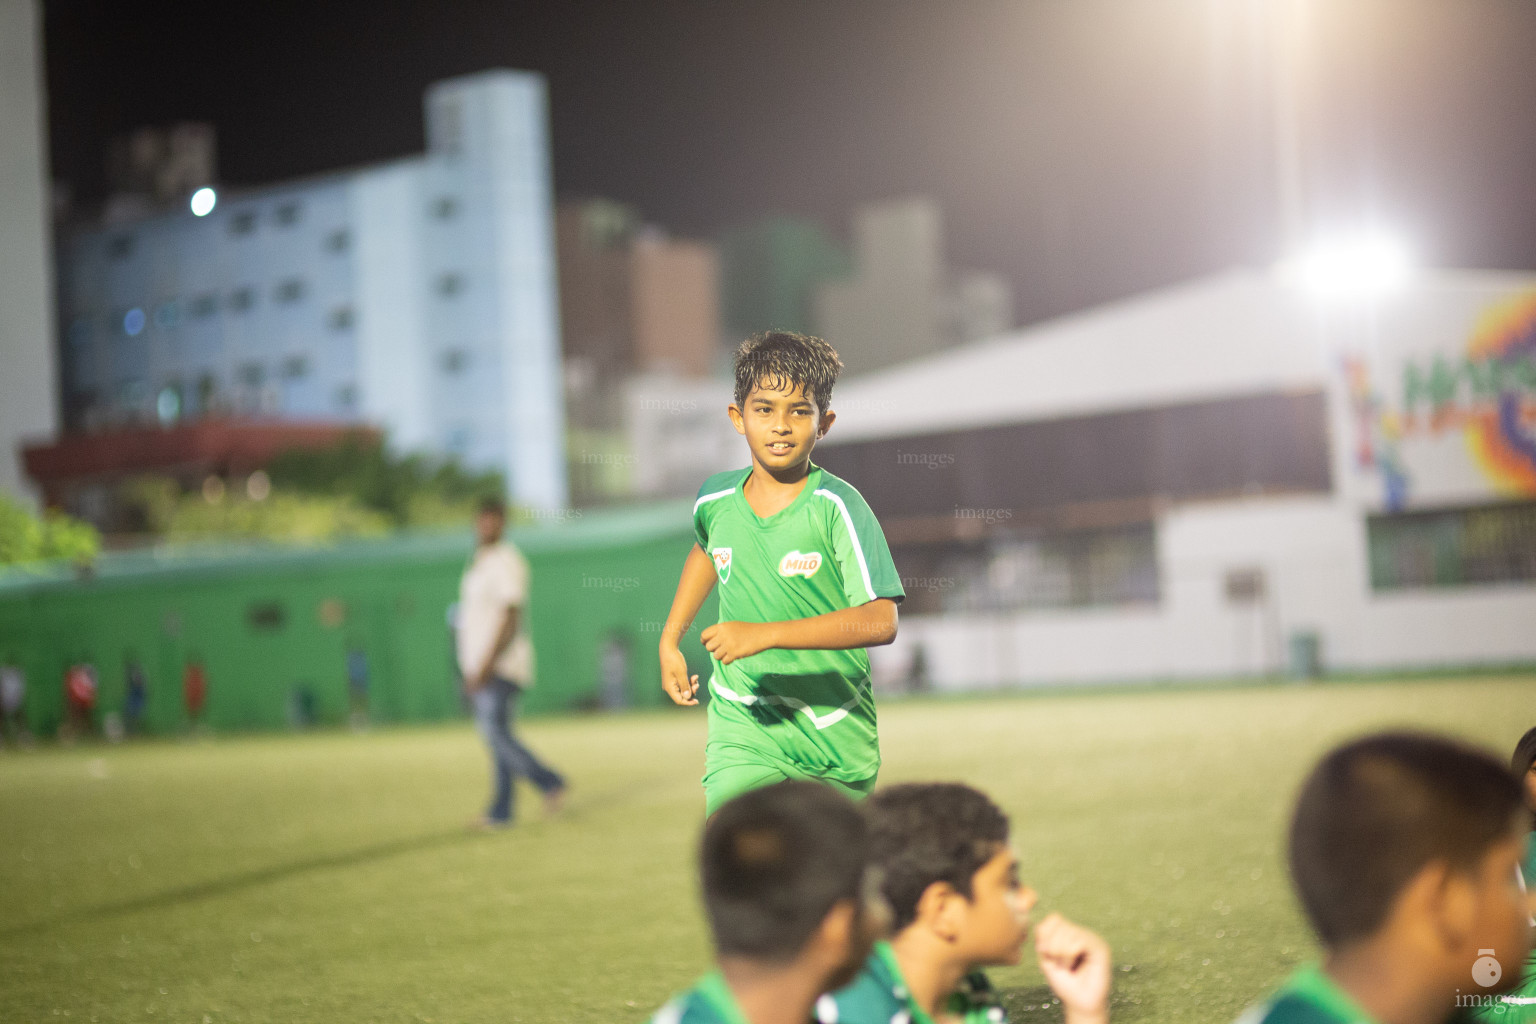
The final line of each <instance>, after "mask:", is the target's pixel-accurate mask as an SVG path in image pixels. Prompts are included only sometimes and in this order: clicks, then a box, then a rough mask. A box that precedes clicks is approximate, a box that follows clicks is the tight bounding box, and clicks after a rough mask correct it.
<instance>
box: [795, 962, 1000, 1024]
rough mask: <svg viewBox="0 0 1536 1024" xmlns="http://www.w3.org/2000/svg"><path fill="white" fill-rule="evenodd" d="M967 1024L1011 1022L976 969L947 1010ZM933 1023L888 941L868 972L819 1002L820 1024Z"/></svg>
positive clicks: (983, 976) (866, 970)
mask: <svg viewBox="0 0 1536 1024" xmlns="http://www.w3.org/2000/svg"><path fill="white" fill-rule="evenodd" d="M944 1008H945V1009H946V1010H947V1011H948V1012H949V1013H950V1014H952V1015H954V1016H956V1017H958V1018H960V1019H961V1020H962V1021H964V1022H965V1024H1006V1022H1007V1020H1008V1015H1007V1014H1006V1013H1005V1012H1004V1010H1003V1007H1002V1003H1000V1002H999V1001H998V998H997V993H996V991H994V990H993V988H992V985H991V983H990V982H988V981H987V976H986V975H985V974H983V973H981V972H980V971H972V972H971V973H970V974H967V975H966V976H965V977H964V978H963V979H962V980H961V986H960V989H959V990H958V991H956V992H955V993H954V994H953V995H951V996H950V997H949V1001H948V1003H947V1004H946V1005H945V1007H944ZM902 1021H905V1022H907V1024H933V1018H932V1017H930V1016H929V1015H928V1012H927V1011H926V1010H924V1009H923V1008H922V1007H921V1006H918V1005H917V1003H915V1002H914V1001H913V1000H912V993H911V991H910V990H909V989H908V988H907V983H906V981H905V979H903V978H902V974H901V964H899V963H897V961H896V953H895V951H894V950H892V949H891V944H890V943H889V942H877V943H875V949H874V952H872V953H871V954H870V955H869V959H868V960H867V961H866V962H865V964H864V970H862V971H861V972H859V976H858V977H857V978H855V979H853V981H852V982H851V983H849V985H848V987H847V988H841V989H838V990H837V991H836V992H831V993H828V994H827V995H824V996H822V997H821V998H820V999H818V1000H817V1001H816V1024H900V1022H902Z"/></svg>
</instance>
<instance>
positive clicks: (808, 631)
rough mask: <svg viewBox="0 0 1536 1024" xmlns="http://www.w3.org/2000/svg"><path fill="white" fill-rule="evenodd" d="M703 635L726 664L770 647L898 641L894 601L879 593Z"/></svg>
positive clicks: (827, 647) (724, 625) (725, 625)
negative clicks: (818, 611)
mask: <svg viewBox="0 0 1536 1024" xmlns="http://www.w3.org/2000/svg"><path fill="white" fill-rule="evenodd" d="M679 593H681V590H679ZM701 639H702V640H703V641H704V646H705V647H706V648H708V649H709V653H710V654H712V655H714V656H715V657H717V658H719V659H720V662H721V664H724V665H729V664H730V663H731V662H733V661H735V660H736V659H737V658H746V657H749V656H751V655H753V654H757V653H758V652H759V651H766V650H769V649H771V648H780V649H783V650H791V651H844V650H848V649H849V648H853V647H880V646H882V645H884V644H888V643H890V642H891V641H892V640H895V639H896V602H895V601H893V600H891V599H890V598H888V597H877V598H875V600H873V601H866V602H865V603H864V604H860V605H855V606H854V607H852V608H839V609H838V610H837V611H835V612H827V613H825V614H824V615H814V616H812V617H811V618H808V619H790V620H789V621H787V622H719V623H716V624H715V625H713V626H710V627H709V628H708V629H706V630H705V631H704V633H703V636H702V637H701Z"/></svg>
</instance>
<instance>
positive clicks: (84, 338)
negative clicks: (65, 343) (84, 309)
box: [69, 316, 95, 347]
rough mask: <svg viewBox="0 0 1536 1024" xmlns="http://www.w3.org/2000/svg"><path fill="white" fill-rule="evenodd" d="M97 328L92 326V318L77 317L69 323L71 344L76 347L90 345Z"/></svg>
mask: <svg viewBox="0 0 1536 1024" xmlns="http://www.w3.org/2000/svg"><path fill="white" fill-rule="evenodd" d="M94 333H95V328H94V327H92V326H91V318H90V317H88V316H77V317H75V318H74V319H73V320H71V321H70V322H69V343H70V344H71V345H74V346H76V347H79V346H81V345H87V344H89V343H90V340H91V336H92V335H93V334H94Z"/></svg>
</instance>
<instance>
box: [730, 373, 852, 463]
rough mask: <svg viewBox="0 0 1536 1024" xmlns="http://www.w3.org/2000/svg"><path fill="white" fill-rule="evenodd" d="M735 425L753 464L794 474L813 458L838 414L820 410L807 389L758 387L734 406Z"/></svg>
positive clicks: (797, 386)
mask: <svg viewBox="0 0 1536 1024" xmlns="http://www.w3.org/2000/svg"><path fill="white" fill-rule="evenodd" d="M729 412H730V416H731V423H732V424H733V425H735V427H736V432H737V433H738V434H741V435H742V436H743V437H745V438H746V439H747V447H748V448H749V449H751V451H752V461H753V462H755V463H757V464H758V465H759V466H762V467H763V468H764V469H766V470H768V471H770V472H773V473H779V472H786V471H792V470H794V469H796V468H797V467H799V466H802V465H804V464H805V463H806V462H808V461H809V460H810V458H811V449H812V448H814V447H816V442H817V441H819V440H821V437H822V435H823V434H825V433H826V432H827V431H828V430H830V429H831V427H832V421H833V420H835V419H836V418H837V414H836V413H834V412H832V411H831V410H830V409H828V410H826V411H822V410H819V409H817V408H816V403H815V402H814V401H813V400H812V399H811V396H810V395H808V394H806V393H805V390H804V388H803V387H801V386H799V385H790V390H788V391H773V390H765V389H764V388H763V387H761V386H760V385H758V386H754V387H753V388H752V390H751V392H749V393H748V394H747V400H746V401H745V402H744V403H743V404H742V405H741V406H737V405H735V404H732V405H731V407H730V410H729Z"/></svg>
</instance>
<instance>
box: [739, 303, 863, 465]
mask: <svg viewBox="0 0 1536 1024" xmlns="http://www.w3.org/2000/svg"><path fill="white" fill-rule="evenodd" d="M842 368H843V363H842V360H840V359H838V358H837V353H836V352H835V351H833V349H832V346H831V345H828V344H827V343H826V342H825V341H822V340H821V339H820V338H812V337H808V336H807V335H804V334H795V333H793V332H792V331H765V332H763V333H762V334H755V335H753V336H752V337H750V338H748V339H747V340H746V341H744V342H742V344H741V347H740V348H738V349H737V350H736V393H735V399H736V401H735V404H734V405H732V406H731V421H732V422H733V423H734V424H735V425H736V429H737V431H738V432H740V433H741V434H742V435H743V436H745V437H746V439H747V445H748V446H749V447H750V448H751V449H752V454H753V456H754V458H756V459H757V461H758V462H760V463H761V464H762V465H764V466H766V467H768V468H770V469H781V468H788V467H791V466H795V465H799V464H800V463H803V462H805V461H807V460H809V459H810V456H811V449H812V448H813V447H815V444H816V442H817V441H819V440H820V439H821V437H822V435H824V434H825V433H826V432H827V431H828V430H829V429H831V427H832V421H833V420H834V419H836V415H835V414H834V413H833V412H832V411H831V405H832V385H834V384H836V383H837V375H838V373H839V372H841V371H842Z"/></svg>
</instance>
